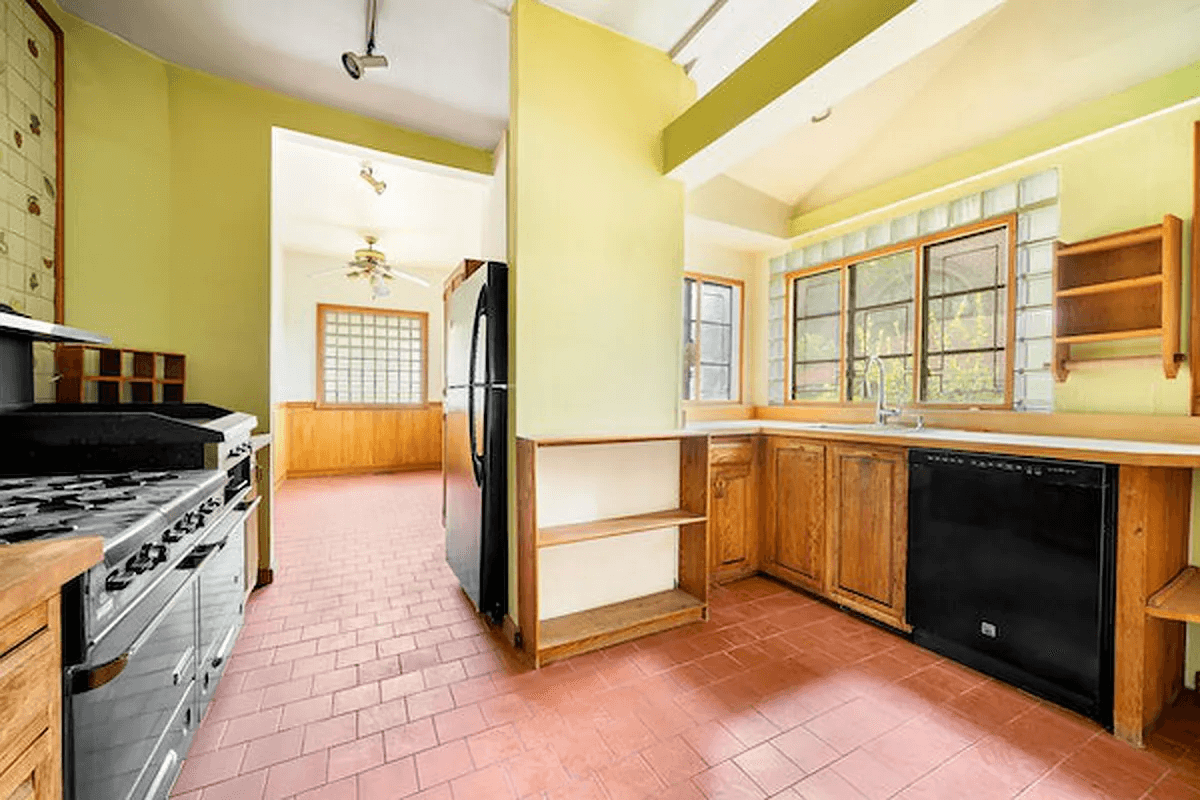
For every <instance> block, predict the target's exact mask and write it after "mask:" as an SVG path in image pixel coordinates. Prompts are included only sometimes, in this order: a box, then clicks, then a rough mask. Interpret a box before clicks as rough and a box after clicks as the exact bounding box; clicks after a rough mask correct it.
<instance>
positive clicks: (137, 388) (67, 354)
mask: <svg viewBox="0 0 1200 800" xmlns="http://www.w3.org/2000/svg"><path fill="white" fill-rule="evenodd" d="M54 360H55V365H56V368H57V372H58V375H59V378H58V384H57V388H56V390H55V395H56V399H57V400H58V402H60V403H101V404H104V405H114V404H119V403H182V402H183V401H184V384H185V381H186V376H187V372H186V369H187V368H186V360H187V359H186V358H185V357H184V356H182V355H180V354H178V353H157V352H153V351H149V350H129V349H124V348H119V347H96V346H94V345H75V344H64V345H59V347H58V350H57V351H56V352H55V357H54Z"/></svg>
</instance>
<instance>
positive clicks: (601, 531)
mask: <svg viewBox="0 0 1200 800" xmlns="http://www.w3.org/2000/svg"><path fill="white" fill-rule="evenodd" d="M705 519H706V517H705V516H704V515H703V514H694V513H692V512H690V511H684V510H683V509H680V508H676V509H672V510H670V511H654V512H651V513H649V514H633V515H631V516H628V517H612V518H609V519H598V520H595V521H592V522H578V523H575V524H573V525H555V526H552V527H547V528H539V529H538V547H555V546H557V545H561V544H571V543H572V542H586V541H588V540H589V539H605V538H608V537H609V536H624V535H625V534H627V533H638V532H640V531H653V530H657V529H659V528H674V527H676V526H678V525H690V524H691V523H693V522H704V520H705Z"/></svg>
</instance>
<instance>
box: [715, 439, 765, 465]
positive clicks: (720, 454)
mask: <svg viewBox="0 0 1200 800" xmlns="http://www.w3.org/2000/svg"><path fill="white" fill-rule="evenodd" d="M753 460H754V441H753V440H752V439H751V438H750V437H748V436H747V437H743V438H738V439H714V440H713V441H712V443H711V444H710V445H709V448H708V463H710V464H749V463H750V462H751V461H753Z"/></svg>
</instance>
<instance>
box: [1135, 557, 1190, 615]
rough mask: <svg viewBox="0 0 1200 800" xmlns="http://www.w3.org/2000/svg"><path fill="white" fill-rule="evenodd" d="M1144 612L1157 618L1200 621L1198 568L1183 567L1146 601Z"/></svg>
mask: <svg viewBox="0 0 1200 800" xmlns="http://www.w3.org/2000/svg"><path fill="white" fill-rule="evenodd" d="M1146 613H1147V614H1149V615H1150V616H1152V617H1158V618H1159V619H1174V620H1179V621H1181V622H1200V569H1197V568H1196V567H1185V568H1184V569H1183V571H1182V572H1180V573H1179V574H1178V575H1176V576H1175V577H1174V578H1172V579H1171V581H1170V583H1168V584H1167V585H1166V586H1164V587H1163V588H1161V589H1159V590H1158V591H1157V592H1155V593H1154V594H1153V595H1151V597H1150V599H1149V600H1147V601H1146Z"/></svg>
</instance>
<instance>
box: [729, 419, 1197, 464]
mask: <svg viewBox="0 0 1200 800" xmlns="http://www.w3.org/2000/svg"><path fill="white" fill-rule="evenodd" d="M707 424H713V423H707ZM708 433H709V435H711V436H713V437H726V436H728V437H737V436H752V435H754V434H758V433H761V434H763V435H766V436H790V437H795V438H800V439H816V440H819V441H826V442H828V441H834V442H849V443H852V444H863V445H880V446H886V447H897V448H903V449H906V450H913V449H918V450H958V451H964V452H977V453H995V454H997V455H1009V456H1028V457H1032V458H1058V459H1063V460H1067V461H1098V462H1101V463H1105V464H1128V465H1130V466H1135V467H1182V468H1188V469H1195V468H1200V455H1195V456H1191V455H1179V454H1171V453H1126V452H1120V451H1115V450H1099V449H1091V448H1075V447H1052V446H1047V447H1038V446H1036V445H1029V444H1021V443H1006V442H987V441H964V440H953V439H914V438H912V437H910V436H905V435H900V436H893V435H889V434H886V433H852V432H848V431H830V430H795V429H792V428H776V427H773V426H772V425H771V424H770V422H769V421H763V424H761V425H759V426H758V429H757V430H737V429H732V430H728V431H721V430H710V431H708ZM1012 435H1023V436H1037V435H1038V434H1012ZM1155 444H1160V443H1157V442H1156V443H1155Z"/></svg>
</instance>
